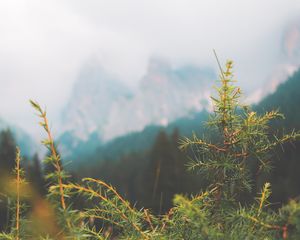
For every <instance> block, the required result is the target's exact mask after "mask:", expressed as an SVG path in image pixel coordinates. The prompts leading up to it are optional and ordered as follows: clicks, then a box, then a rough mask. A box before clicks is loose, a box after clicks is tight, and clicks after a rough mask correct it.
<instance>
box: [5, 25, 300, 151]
mask: <svg viewBox="0 0 300 240" xmlns="http://www.w3.org/2000/svg"><path fill="white" fill-rule="evenodd" d="M199 44H201V43H199ZM278 47H279V48H280V49H281V50H280V51H279V52H280V54H279V55H278V59H277V60H276V61H275V62H278V63H279V64H276V65H274V66H273V70H272V71H271V72H270V75H269V77H268V78H267V80H266V81H265V83H264V84H261V85H260V87H259V88H257V89H247V87H244V86H242V87H243V90H244V92H246V96H247V99H246V101H247V102H248V103H258V102H259V101H260V100H261V99H262V98H263V97H264V96H266V95H268V94H270V93H272V92H274V91H275V90H276V88H277V86H278V85H279V84H280V83H282V82H283V81H285V80H286V79H287V78H288V77H289V76H291V75H292V74H293V72H295V70H296V69H298V67H299V65H300V21H294V22H292V23H291V24H289V25H288V27H287V28H286V29H284V31H283V34H282V43H281V46H278ZM238 65H241V63H238ZM215 69H216V68H211V67H207V66H199V65H197V66H196V65H193V64H185V65H179V66H174V65H172V64H171V63H170V62H169V61H168V60H167V59H164V58H161V57H153V58H151V59H149V61H148V66H147V69H146V72H145V74H144V76H143V77H142V78H141V79H140V81H139V84H138V85H137V86H136V87H135V88H133V87H132V86H129V85H126V83H125V82H124V81H122V79H120V77H116V76H115V75H114V74H112V73H110V72H109V71H108V70H107V69H105V68H104V67H102V65H101V63H100V62H99V61H98V60H97V58H91V59H90V60H89V61H88V62H86V63H85V65H83V66H82V68H81V71H80V73H79V74H78V76H77V79H76V81H75V83H74V85H73V89H72V91H71V94H70V97H69V100H68V103H66V104H65V107H64V109H63V111H62V112H61V113H60V115H61V122H60V125H59V126H58V123H56V124H55V125H56V126H58V127H57V129H55V130H56V132H57V133H59V134H60V137H59V142H60V145H61V147H62V149H63V152H64V153H68V152H71V151H73V150H74V149H75V148H76V147H78V146H79V145H82V144H83V145H84V144H85V147H87V146H89V148H90V149H93V148H96V147H97V146H99V145H100V144H102V143H105V142H108V141H111V140H112V139H114V138H116V137H120V136H123V135H126V134H128V133H132V132H138V131H142V130H143V129H144V128H145V127H147V126H149V125H160V126H166V125H168V124H170V123H172V122H174V121H176V120H177V119H180V118H182V117H188V116H193V114H194V113H197V112H200V111H202V110H203V109H206V110H210V103H211V101H210V99H209V96H210V95H211V93H212V92H213V86H214V85H216V83H217V79H218V76H217V75H218V74H217V72H216V70H215ZM51 120H52V121H53V119H51ZM2 125H3V126H5V127H8V126H9V124H2ZM0 128H1V129H3V128H4V127H1V125H0ZM11 128H12V129H15V128H16V127H14V126H11ZM25 131H26V129H25ZM25 131H23V132H25ZM16 132H19V131H16ZM19 135H20V134H19ZM25 135H26V134H25ZM27 135H28V134H27ZM86 149H87V148H86Z"/></svg>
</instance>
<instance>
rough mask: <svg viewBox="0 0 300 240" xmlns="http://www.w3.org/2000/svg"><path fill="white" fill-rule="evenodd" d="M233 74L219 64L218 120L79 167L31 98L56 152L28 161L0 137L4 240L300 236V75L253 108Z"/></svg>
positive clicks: (189, 124) (147, 137) (207, 118)
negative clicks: (58, 142) (63, 152)
mask: <svg viewBox="0 0 300 240" xmlns="http://www.w3.org/2000/svg"><path fill="white" fill-rule="evenodd" d="M232 68H233V63H232V62H231V61H228V62H227V63H226V64H225V66H224V70H223V68H221V67H220V81H219V83H218V86H217V90H216V93H215V95H214V96H212V97H211V100H212V102H213V106H214V111H213V113H208V112H201V113H199V116H198V117H197V118H196V119H195V120H194V122H193V121H188V120H186V121H184V120H182V121H181V122H180V123H178V124H177V125H176V124H174V126H172V127H171V128H163V127H153V128H152V129H151V131H144V132H142V133H139V135H132V136H128V137H127V138H126V137H125V138H124V139H119V140H117V141H119V144H117V143H118V142H117V141H112V142H111V143H110V144H109V145H107V149H109V150H107V149H103V148H98V149H97V150H96V151H95V152H94V153H93V154H92V155H88V156H82V155H80V158H81V159H80V162H77V163H75V164H74V165H73V166H72V162H71V163H69V161H68V160H64V158H63V156H60V153H59V145H56V141H55V138H54V137H55V136H52V133H51V131H50V128H49V123H48V121H49V120H48V118H47V114H46V111H45V110H44V109H42V108H41V107H40V105H39V104H38V103H37V102H35V101H31V105H32V107H33V108H34V109H35V111H36V112H37V114H38V116H39V118H40V125H41V127H42V129H43V130H44V132H45V134H46V135H45V136H46V139H44V140H42V144H43V145H44V146H45V147H46V148H47V151H48V153H47V156H45V159H43V160H42V159H40V158H39V156H38V155H37V154H35V155H34V156H23V155H22V152H20V150H19V148H18V147H17V144H16V141H15V139H14V136H13V134H12V133H11V131H10V130H9V129H6V130H4V131H2V132H1V133H0V160H1V161H0V171H1V173H0V176H1V181H0V192H1V195H0V230H1V232H2V233H1V234H0V239H299V238H300V204H299V196H300V174H299V173H300V162H299V153H300V142H299V139H300V133H299V130H300V113H299V111H298V109H299V105H298V103H299V102H300V99H299V98H300V95H299V90H300V70H299V71H297V72H296V73H295V74H294V75H293V76H292V77H290V78H289V79H288V80H287V81H286V82H285V83H283V84H281V85H280V86H279V87H278V88H277V90H276V91H275V92H274V93H272V94H270V95H268V96H267V97H265V98H264V99H263V100H262V101H260V102H259V103H258V104H256V105H253V106H248V105H243V104H241V101H240V100H241V97H242V96H243V93H242V90H241V89H240V88H239V87H237V86H236V83H235V82H234V81H233V74H232V71H233V70H232ZM182 132H183V133H184V134H182ZM124 142H125V143H126V142H127V143H128V144H130V145H131V146H130V147H129V148H131V150H130V151H128V150H127V151H123V149H124V148H125V149H127V145H126V144H125V143H124ZM137 146H138V147H137ZM108 153H109V154H108ZM112 153H114V154H112ZM70 160H72V159H70Z"/></svg>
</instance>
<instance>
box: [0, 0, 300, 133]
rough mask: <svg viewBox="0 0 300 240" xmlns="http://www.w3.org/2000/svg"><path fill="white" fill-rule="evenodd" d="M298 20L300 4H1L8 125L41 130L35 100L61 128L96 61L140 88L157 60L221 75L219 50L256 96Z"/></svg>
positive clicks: (84, 0) (116, 0)
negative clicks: (77, 86)
mask: <svg viewBox="0 0 300 240" xmlns="http://www.w3.org/2000/svg"><path fill="white" fill-rule="evenodd" d="M297 14H298V15H297ZM299 17H300V0H263V1H262V0H251V1H245V0H226V1H220V0H205V1H203V0H180V1H179V0H157V1H155V0H149V1H146V0H106V1H100V0H95V1H92V0H80V1H79V0H69V1H64V0H57V1H54V0H51V1H50V0H49V1H46V0H43V1H40V0H36V1H30V0H26V1H23V0H19V1H14V0H7V1H5V0H2V1H0V86H1V87H0V100H1V101H0V117H2V118H4V119H6V120H8V121H13V122H15V123H17V124H18V125H20V126H22V127H23V128H26V129H27V130H32V129H33V128H34V127H33V126H35V125H34V123H35V122H36V120H35V118H34V116H33V115H32V110H31V108H30V107H29V104H28V99H29V98H32V99H36V100H38V101H39V102H40V103H42V105H43V106H45V105H46V106H47V108H48V111H49V113H50V116H51V117H52V119H53V120H54V121H55V120H56V119H57V116H58V114H59V111H60V110H61V108H62V107H63V106H64V105H65V103H66V100H67V98H68V96H69V94H70V90H71V86H72V83H73V82H74V80H75V79H76V77H77V75H78V73H79V71H80V69H81V66H82V65H84V63H85V62H86V61H88V60H89V59H90V58H97V59H98V60H99V62H100V63H101V64H102V66H103V67H104V68H105V69H106V70H107V71H109V72H110V73H111V74H112V75H115V76H116V77H118V78H120V79H121V80H123V81H125V82H127V83H128V84H130V85H131V86H134V85H135V84H136V83H137V81H138V80H139V79H140V78H141V77H142V76H143V74H145V71H146V67H147V62H148V60H149V58H150V57H152V56H159V57H163V58H165V59H167V60H168V61H170V63H171V64H173V65H174V66H180V65H183V64H195V65H198V66H202V65H204V66H212V67H215V65H216V64H215V59H214V57H213V54H212V49H216V50H217V52H218V54H219V56H220V58H221V60H225V59H227V58H231V59H233V60H235V62H236V64H235V65H236V67H237V68H238V70H237V73H238V75H239V77H240V78H241V80H240V81H242V82H243V84H245V83H247V84H248V85H249V88H255V87H257V86H258V81H264V80H265V78H267V76H268V75H269V74H271V71H272V69H271V68H272V66H274V64H276V63H277V62H276V61H278V60H277V59H278V55H279V54H280V47H281V41H282V34H283V30H284V28H285V27H286V26H287V25H288V24H289V22H290V21H293V20H294V19H297V18H299ZM258 74H260V75H259V76H260V77H259V78H257V75H258ZM33 130H34V131H35V129H33Z"/></svg>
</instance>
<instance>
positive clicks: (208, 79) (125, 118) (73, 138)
mask: <svg viewBox="0 0 300 240" xmlns="http://www.w3.org/2000/svg"><path fill="white" fill-rule="evenodd" d="M215 79H216V76H215V74H214V72H213V71H212V70H210V69H200V68H197V67H195V66H184V67H181V68H172V67H171V66H170V65H169V64H168V63H167V62H165V61H162V60H160V59H152V60H151V61H150V63H149V67H148V70H147V73H146V74H145V76H144V77H143V78H142V79H141V81H140V84H139V86H138V88H137V89H136V90H134V91H133V90H130V89H129V88H128V87H127V86H125V85H124V84H122V82H120V81H118V80H117V79H114V78H113V77H111V76H110V75H109V74H107V73H106V72H105V71H104V70H103V69H102V68H101V66H99V65H97V63H91V64H89V65H87V66H85V68H84V69H83V71H82V72H81V74H80V76H79V78H78V80H77V82H76V83H75V85H74V88H73V91H72V94H71V98H70V101H69V103H68V105H67V106H66V108H65V110H64V112H63V114H62V129H63V132H64V134H63V135H62V136H61V139H60V142H61V143H62V145H68V146H69V147H71V148H76V147H77V146H78V145H79V144H82V143H83V142H88V141H89V139H90V138H91V136H92V138H93V140H95V139H96V141H98V143H99V142H101V141H102V142H106V141H108V140H111V139H113V138H115V137H118V136H121V135H124V134H127V133H130V132H134V131H141V130H143V129H144V128H145V127H146V126H148V125H150V124H156V125H167V124H168V123H169V122H171V121H174V120H175V119H177V118H180V117H183V116H187V115H189V114H191V113H193V112H198V111H200V110H202V109H204V108H208V107H209V105H208V102H209V101H208V98H209V96H210V91H211V89H212V85H213V84H214V80H215Z"/></svg>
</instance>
